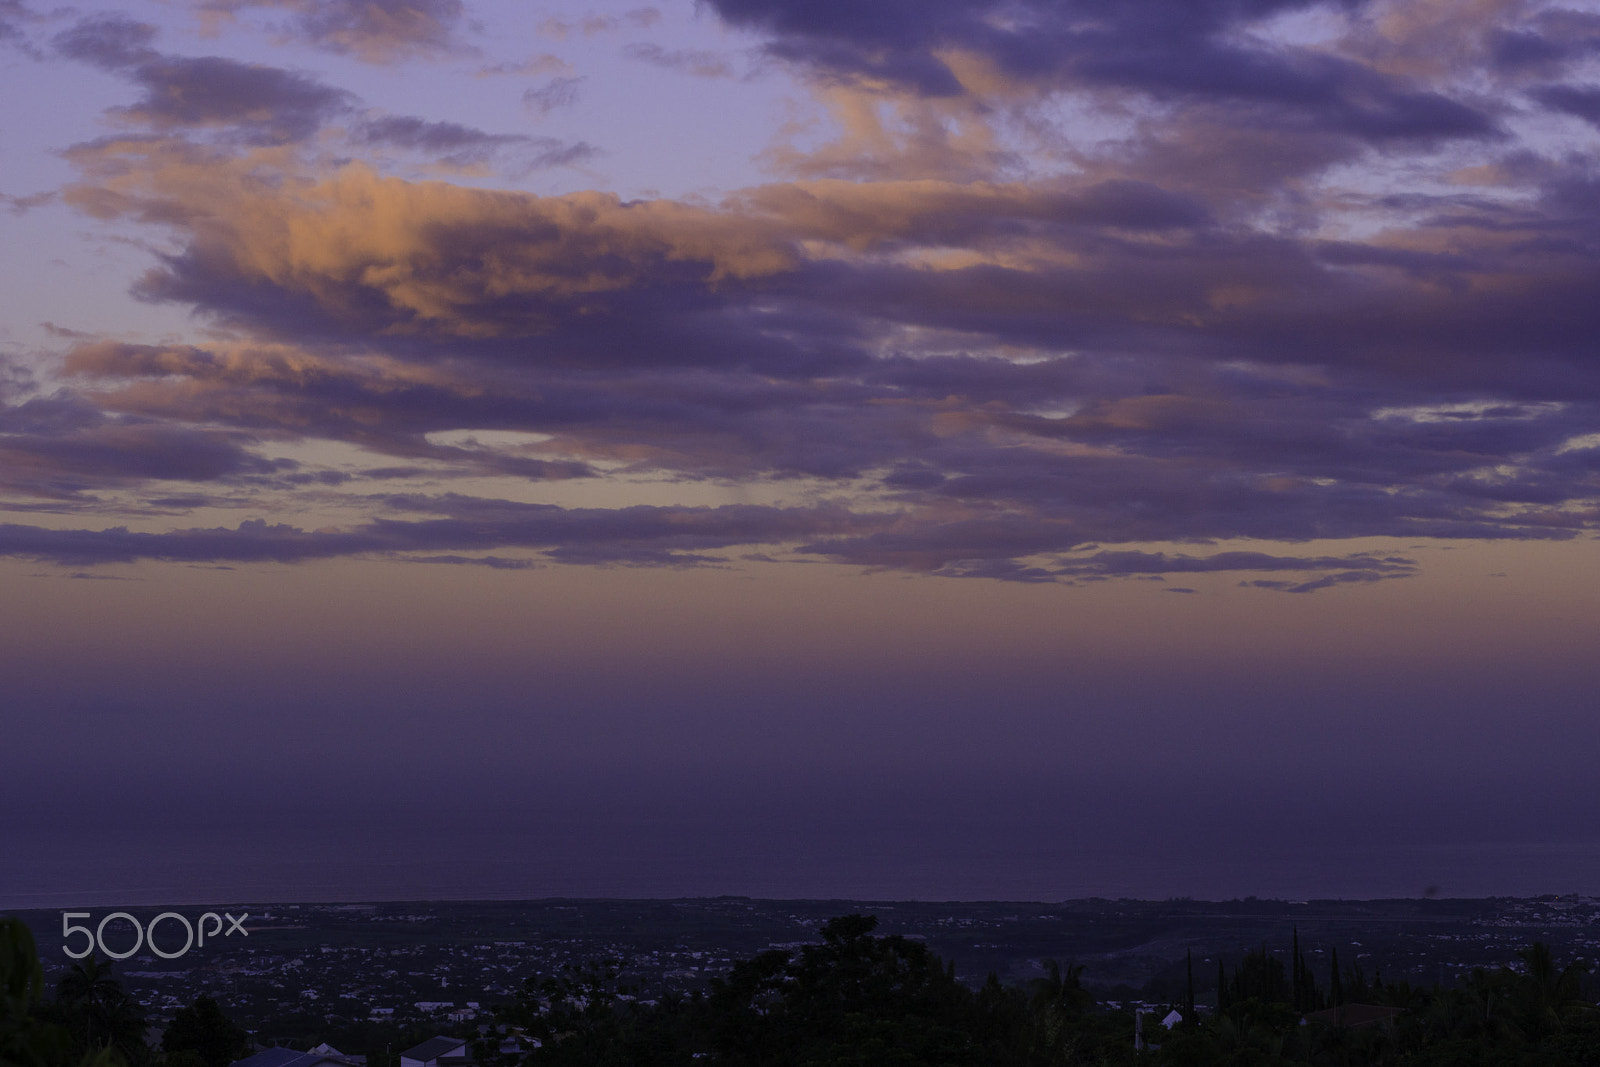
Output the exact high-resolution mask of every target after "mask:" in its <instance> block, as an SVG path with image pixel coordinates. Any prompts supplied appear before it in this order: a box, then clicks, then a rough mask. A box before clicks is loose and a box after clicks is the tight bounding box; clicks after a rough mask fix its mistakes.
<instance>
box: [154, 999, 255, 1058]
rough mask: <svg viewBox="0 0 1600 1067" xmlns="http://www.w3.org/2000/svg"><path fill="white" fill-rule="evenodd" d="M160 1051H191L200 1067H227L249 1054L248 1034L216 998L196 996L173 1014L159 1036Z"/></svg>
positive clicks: (169, 1052)
mask: <svg viewBox="0 0 1600 1067" xmlns="http://www.w3.org/2000/svg"><path fill="white" fill-rule="evenodd" d="M161 1050H162V1051H163V1052H165V1053H167V1055H168V1056H169V1057H171V1056H172V1055H174V1054H175V1053H179V1052H193V1053H194V1054H195V1055H196V1056H197V1057H198V1058H199V1062H200V1064H202V1065H203V1067H228V1064H230V1063H232V1062H233V1061H234V1060H237V1059H242V1058H243V1057H244V1056H246V1055H248V1054H249V1051H250V1035H248V1034H246V1033H245V1032H244V1030H243V1029H242V1028H240V1027H239V1026H238V1025H237V1024H235V1023H234V1022H233V1020H232V1019H229V1018H228V1017H227V1016H226V1015H224V1014H223V1013H222V1008H221V1007H220V1006H219V1005H218V1004H217V1002H216V1001H214V1000H212V999H211V998H210V997H199V998H197V999H196V1000H195V1002H194V1003H193V1004H191V1005H189V1006H188V1007H187V1008H183V1009H181V1010H179V1012H178V1014H177V1015H175V1016H173V1019H172V1023H171V1025H170V1026H168V1027H167V1032H166V1033H165V1034H163V1035H162V1036H161ZM169 1063H170V1059H169Z"/></svg>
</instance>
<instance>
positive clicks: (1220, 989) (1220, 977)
mask: <svg viewBox="0 0 1600 1067" xmlns="http://www.w3.org/2000/svg"><path fill="white" fill-rule="evenodd" d="M1227 1010H1228V972H1227V971H1224V970H1223V969H1222V957H1221V956H1218V957H1217V1014H1218V1015H1221V1014H1222V1013H1223V1012H1225V1011H1227Z"/></svg>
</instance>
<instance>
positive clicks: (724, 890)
mask: <svg viewBox="0 0 1600 1067" xmlns="http://www.w3.org/2000/svg"><path fill="white" fill-rule="evenodd" d="M969 829H970V828H969ZM0 845H3V846H4V849H3V851H4V852H5V853H6V856H5V864H4V876H3V878H0V908H4V909H20V908H56V907H60V908H71V907H114V906H119V905H125V906H154V905H164V904H172V905H177V904H220V903H224V902H238V901H257V902H267V901H273V902H276V901H283V902H290V901H300V902H339V901H370V900H519V899H538V898H546V897H616V898H635V899H638V898H680V897H708V896H720V895H739V896H751V897H765V898H773V899H838V900H1036V901H1056V900H1069V899H1077V898H1086V897H1105V898H1113V899H1114V898H1135V899H1154V900H1160V899H1166V898H1171V897H1193V898H1197V899H1212V900H1225V899H1234V898H1240V897H1245V896H1257V897H1263V898H1276V899H1285V900H1308V899H1336V898H1337V899H1375V898H1393V897H1418V896H1423V895H1441V896H1447V897H1487V896H1536V895H1540V894H1545V893H1558V894H1570V893H1579V894H1584V895H1600V843H1596V842H1576V843H1574V842H1555V843H1526V842H1484V843H1477V844H1449V845H1442V844H1441V845H1428V846H1422V847H1417V846H1406V847H1400V846H1388V845H1385V846H1381V847H1372V848H1363V847H1350V846H1344V847H1340V848H1329V847H1326V846H1319V847H1309V846H1308V847H1296V846H1293V845H1282V844H1278V845H1274V846H1272V847H1244V846H1237V847H1234V848H1232V849H1230V850H1229V851H1228V852H1226V853H1219V852H1217V851H1215V850H1210V851H1200V850H1196V851H1193V852H1185V851H1183V850H1175V849H1173V848H1172V847H1170V846H1169V847H1161V848H1157V847H1151V848H1148V849H1146V848H1140V847H1138V845H1137V844H1136V843H1130V844H1129V845H1128V846H1126V847H1122V848H1105V847H1101V848H1095V849H1078V848H1071V847H1067V846H1065V845H1062V844H1059V843H1057V842H1055V841H1051V840H1048V839H1046V840H1032V839H1030V840H1018V839H1015V838H1011V839H1007V838H1006V837H1005V836H1003V835H1000V836H997V835H984V834H981V833H971V832H960V833H950V834H945V835H943V836H939V835H931V834H930V835H920V834H919V835H909V836H907V837H894V836H887V837H882V838H873V837H871V836H870V835H858V836H850V835H837V834H821V835H815V836H809V835H804V834H796V833H794V832H792V830H791V831H790V832H787V833H783V834H764V833H762V832H760V831H759V830H758V829H754V828H750V827H746V828H744V829H742V830H740V831H737V832H727V833H699V834H695V833H687V832H684V831H683V828H681V827H680V828H677V829H676V831H675V832H667V831H665V830H663V829H662V828H660V827H650V826H648V825H636V826H629V827H622V828H619V827H616V826H607V827H604V828H602V827H592V828H589V829H587V830H585V828H582V827H573V826H562V827H559V828H557V827H551V828H549V829H548V830H547V831H545V832H526V831H525V832H522V833H519V834H517V835H515V836H512V837H492V836H491V837H475V836H474V835H465V834H464V835H461V836H460V837H458V838H455V839H448V838H437V837H433V836H431V835H430V836H429V837H427V838H426V839H418V840H405V839H399V840H395V839H391V840H375V839H363V838H351V839H345V840H340V841H321V842H316V841H307V840H297V839H296V838H295V837H294V836H292V835H282V836H277V837H274V838H269V839H263V838H261V837H260V836H259V835H258V836H255V837H234V838H230V837H228V836H226V835H225V834H219V835H217V836H216V837H214V838H211V839H206V840H195V841H185V842H172V841H165V842H163V841H142V842H141V841H135V840H129V839H126V838H121V839H116V838H107V839H100V840H91V839H87V838H85V837H82V836H77V837H73V838H71V839H51V838H50V837H48V836H41V837H37V838H32V839H26V840H12V841H6V842H0Z"/></svg>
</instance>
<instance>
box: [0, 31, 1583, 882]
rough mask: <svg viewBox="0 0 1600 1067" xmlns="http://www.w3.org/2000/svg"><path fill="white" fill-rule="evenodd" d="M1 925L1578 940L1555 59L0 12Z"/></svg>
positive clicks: (1573, 577)
mask: <svg viewBox="0 0 1600 1067" xmlns="http://www.w3.org/2000/svg"><path fill="white" fill-rule="evenodd" d="M0 97H3V98H4V99H6V100H8V101H13V102H14V103H13V105H12V106H10V107H7V108H5V109H3V111H0V597H3V601H0V602H3V605H4V607H3V610H0V679H3V691H0V707H4V709H5V714H4V717H3V720H0V721H3V730H4V736H5V739H6V743H5V745H4V746H3V752H4V754H5V757H6V759H7V763H8V768H7V773H6V774H5V775H4V776H3V779H0V846H3V851H5V852H7V853H9V854H10V861H9V862H8V867H9V868H10V870H11V871H12V872H13V873H14V876H15V878H16V879H17V880H16V881H14V882H12V883H11V884H10V885H9V886H0V906H11V907H21V906H39V907H46V906H55V905H56V904H58V903H59V904H61V905H63V906H69V905H86V904H96V905H108V906H109V905H120V904H127V905H132V904H146V903H150V904H164V903H186V902H209V901H216V900H225V899H256V900H286V899H308V900H309V899H323V900H348V899H404V898H412V897H419V896H454V897H463V898H473V897H535V896H547V895H623V896H638V897H644V896H675V895H714V894H721V893H747V894H752V895H761V896H774V897H829V896H837V897H857V898H871V897H916V898H922V899H941V898H1026V899H1045V900H1054V899H1065V898H1069V897H1076V896H1089V895H1102V896H1140V897H1168V896H1196V897H1233V896H1243V895H1247V894H1255V895H1261V896H1273V895H1277V896H1294V897H1311V896H1346V897H1359V896H1401V895H1412V896H1414V895H1418V894H1420V893H1423V892H1425V891H1428V892H1442V893H1444V894H1446V895H1461V896H1467V895H1487V894H1494V893H1518V894H1532V893H1541V892H1574V891H1584V892H1592V893H1600V815H1597V813H1596V812H1595V810H1594V805H1593V803H1592V788H1591V781H1592V775H1593V768H1594V763H1595V758H1596V754H1597V753H1600V720H1597V718H1596V708H1595V698H1594V694H1595V693H1596V692H1597V691H1600V658H1597V657H1596V655H1595V653H1594V648H1595V635H1596V634H1597V633H1600V551H1597V546H1596V540H1595V535H1596V530H1597V528H1600V347H1597V341H1596V337H1597V336H1600V162H1597V158H1596V150H1597V148H1600V9H1597V8H1596V7H1594V6H1593V5H1592V4H1591V3H1586V2H1581V0H1406V2H1398V0H1396V2H1389V0H1334V2H1326V3H1304V2H1297V0H1296V2H1290V0H919V2H916V3H909V2H906V0H874V2H870V3H862V2H860V0H699V2H696V3H680V2H657V3H654V4H651V5H649V6H641V5H639V4H638V3H635V2H633V0H628V2H625V3H621V4H611V5H608V4H603V3H593V4H591V3H585V2H571V3H568V2H561V3H549V4H546V3H521V2H516V3H513V2H509V0H133V2H128V3H123V4H120V5H117V6H112V7H101V6H94V5H93V4H92V3H91V4H84V5H72V6H60V5H45V4H43V3H39V2H36V0H0Z"/></svg>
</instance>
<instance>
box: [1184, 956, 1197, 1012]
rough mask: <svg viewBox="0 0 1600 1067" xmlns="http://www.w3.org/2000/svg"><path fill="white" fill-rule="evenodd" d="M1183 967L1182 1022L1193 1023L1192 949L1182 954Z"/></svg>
mask: <svg viewBox="0 0 1600 1067" xmlns="http://www.w3.org/2000/svg"><path fill="white" fill-rule="evenodd" d="M1183 969H1184V972H1185V979H1184V987H1183V1019H1184V1022H1187V1023H1193V1022H1194V1021H1195V1019H1194V950H1193V949H1189V950H1187V951H1186V952H1184V954H1183Z"/></svg>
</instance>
